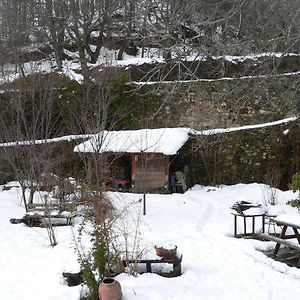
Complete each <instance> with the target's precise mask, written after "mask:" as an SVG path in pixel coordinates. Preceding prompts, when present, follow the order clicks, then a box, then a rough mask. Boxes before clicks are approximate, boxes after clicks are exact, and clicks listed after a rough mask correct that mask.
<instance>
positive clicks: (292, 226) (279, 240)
mask: <svg viewBox="0 0 300 300" xmlns="http://www.w3.org/2000/svg"><path fill="white" fill-rule="evenodd" d="M271 221H272V222H274V223H275V224H276V225H278V226H281V228H282V229H281V233H280V235H279V236H274V235H270V234H266V233H262V234H260V235H259V237H260V238H263V239H265V240H269V241H274V242H276V246H275V249H274V255H275V256H276V255H277V254H278V251H279V249H280V247H281V245H284V246H287V247H289V248H291V249H294V250H297V251H299V257H300V233H299V231H298V230H300V218H299V222H297V221H295V220H293V221H286V220H285V219H271ZM288 231H292V232H293V234H290V233H289V232H288ZM289 239H296V240H297V242H298V243H293V242H290V241H287V240H289Z"/></svg>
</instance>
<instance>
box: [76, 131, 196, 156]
mask: <svg viewBox="0 0 300 300" xmlns="http://www.w3.org/2000/svg"><path fill="white" fill-rule="evenodd" d="M193 133H194V130H193V129H190V128H159V129H140V130H122V131H106V130H104V131H102V132H100V133H98V134H96V135H95V136H94V137H93V138H91V139H90V140H88V141H86V142H84V143H81V144H79V145H77V146H76V147H75V148H74V151H75V152H89V153H95V152H97V153H103V152H115V153H124V152H125V153H140V152H147V153H162V154H165V155H174V154H176V153H177V152H178V150H179V149H180V148H181V147H182V146H183V145H184V144H185V143H186V142H187V140H188V139H189V136H190V135H191V134H193Z"/></svg>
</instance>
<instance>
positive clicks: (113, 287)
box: [99, 277, 122, 300]
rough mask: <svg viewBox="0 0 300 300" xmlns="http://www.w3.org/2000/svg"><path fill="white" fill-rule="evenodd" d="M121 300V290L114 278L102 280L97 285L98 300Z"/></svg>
mask: <svg viewBox="0 0 300 300" xmlns="http://www.w3.org/2000/svg"><path fill="white" fill-rule="evenodd" d="M121 298H122V289H121V285H120V283H119V281H117V280H115V279H114V278H110V277H108V278H104V279H103V281H102V282H101V283H100V285H99V299H100V300H120V299H121Z"/></svg>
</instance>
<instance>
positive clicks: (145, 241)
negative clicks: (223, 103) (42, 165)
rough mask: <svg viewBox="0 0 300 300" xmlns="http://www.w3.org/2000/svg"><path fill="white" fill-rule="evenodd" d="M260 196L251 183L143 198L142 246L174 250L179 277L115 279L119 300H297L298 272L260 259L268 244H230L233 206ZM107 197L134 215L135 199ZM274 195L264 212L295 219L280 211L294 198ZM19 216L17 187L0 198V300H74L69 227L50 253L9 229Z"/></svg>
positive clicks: (30, 233) (41, 238) (34, 238)
mask: <svg viewBox="0 0 300 300" xmlns="http://www.w3.org/2000/svg"><path fill="white" fill-rule="evenodd" d="M267 191H268V189H267V188H266V187H265V186H264V185H262V184H256V183H253V184H247V185H246V184H238V185H234V186H221V187H202V186H195V187H194V188H192V189H191V190H188V191H187V192H186V193H185V194H172V195H147V198H146V200H147V215H146V216H142V217H141V227H140V230H141V233H142V237H143V238H142V241H141V245H142V247H145V250H148V251H149V253H152V254H153V253H154V246H155V245H159V244H175V245H177V247H178V251H179V252H180V253H182V254H183V261H182V271H183V274H182V275H181V276H179V277H176V278H164V277H161V276H159V275H157V274H147V273H146V274H143V275H139V276H137V277H134V276H129V275H127V274H121V275H119V276H118V277H117V279H118V280H119V281H120V283H121V285H122V290H123V300H147V299H151V300H160V299H163V300H165V299H175V300H176V299H178V300H182V299H187V300H193V299H197V300H199V299H208V300H209V299H213V300H214V299H224V300H225V299H228V300H234V299H238V300H240V299H245V300H247V299H255V300H260V299H261V300H266V299H272V300H274V299H278V300H279V299H280V300H285V299H296V298H298V297H299V296H300V287H299V286H300V269H297V268H293V267H288V266H287V265H285V264H283V263H280V262H276V261H274V260H272V259H271V258H268V257H267V256H265V255H264V254H263V253H262V252H261V250H267V249H272V248H273V247H274V243H273V242H261V241H257V240H249V239H236V238H234V237H233V216H232V215H231V211H230V207H231V206H232V204H233V203H234V202H236V201H241V200H245V201H250V202H253V203H256V204H258V203H262V204H263V203H264V202H265V199H266V196H267ZM108 195H109V196H110V197H111V198H112V199H113V201H114V202H115V203H116V205H120V204H122V205H126V206H128V207H129V213H130V214H138V213H140V212H141V209H142V207H141V205H142V204H141V201H139V200H140V198H141V196H140V195H138V194H130V193H123V194H120V193H108ZM277 195H278V205H276V206H275V207H273V208H270V207H269V206H268V207H263V209H266V210H269V211H270V212H272V210H273V211H274V210H276V212H277V213H279V214H281V213H285V212H286V213H289V214H293V215H294V216H296V215H297V214H298V211H297V210H296V209H294V208H291V207H289V206H287V205H285V203H286V201H288V200H290V199H294V198H296V195H295V194H293V193H292V192H291V191H287V192H282V191H278V193H277ZM23 215H24V208H22V207H21V206H20V190H19V188H12V189H11V190H9V191H1V192H0V254H1V255H0V294H1V299H5V300H19V299H23V300H27V299H31V300H32V299H39V300H40V299H42V300H50V299H51V300H52V299H57V300H58V299H64V300H75V299H79V295H80V290H81V286H77V287H68V286H67V285H66V284H65V283H64V281H63V278H62V275H61V273H62V272H64V271H65V272H76V271H79V266H78V263H77V257H76V254H75V251H74V243H73V237H72V236H73V234H72V228H71V227H57V228H56V229H55V231H56V236H57V240H58V245H57V246H55V247H54V248H51V247H50V246H49V242H48V239H47V233H46V229H44V228H30V227H27V226H26V225H24V224H16V225H13V224H11V223H10V222H9V219H10V218H18V217H22V216H23ZM299 217H300V216H299ZM257 226H258V227H259V224H257ZM258 227H257V230H258ZM74 230H76V227H75V228H74Z"/></svg>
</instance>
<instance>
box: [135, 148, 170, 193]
mask: <svg viewBox="0 0 300 300" xmlns="http://www.w3.org/2000/svg"><path fill="white" fill-rule="evenodd" d="M168 164H169V157H168V156H165V155H162V154H154V153H142V154H134V155H132V171H133V172H132V182H133V186H132V191H134V192H143V191H144V190H145V191H147V192H149V191H156V190H160V189H164V188H165V189H168V182H169V168H168Z"/></svg>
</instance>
